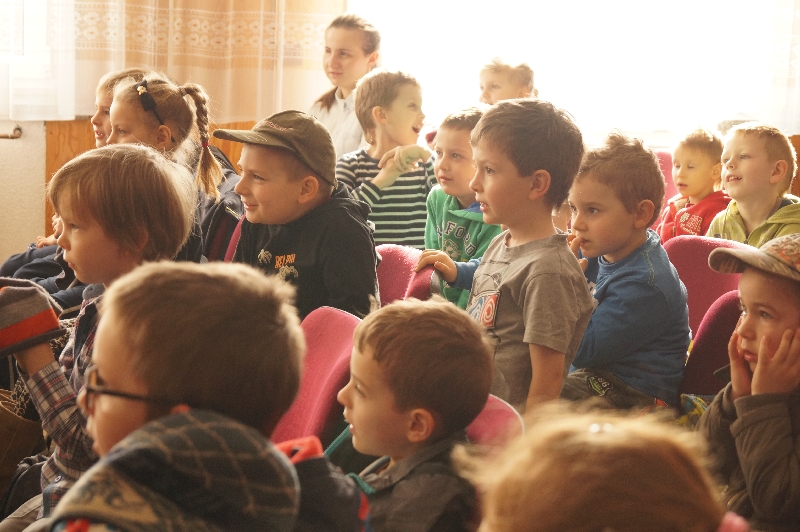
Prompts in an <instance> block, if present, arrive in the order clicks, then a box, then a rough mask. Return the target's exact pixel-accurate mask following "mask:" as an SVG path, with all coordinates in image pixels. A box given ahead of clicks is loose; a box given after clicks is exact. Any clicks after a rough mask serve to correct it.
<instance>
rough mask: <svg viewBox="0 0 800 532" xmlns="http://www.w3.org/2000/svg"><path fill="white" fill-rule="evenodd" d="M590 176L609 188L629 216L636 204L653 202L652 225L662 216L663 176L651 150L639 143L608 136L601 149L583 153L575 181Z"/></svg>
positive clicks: (632, 139) (620, 137) (617, 133)
mask: <svg viewBox="0 0 800 532" xmlns="http://www.w3.org/2000/svg"><path fill="white" fill-rule="evenodd" d="M588 174H591V175H592V177H594V178H595V179H597V180H598V181H600V182H601V183H603V184H604V185H606V186H608V187H610V188H611V190H613V191H614V193H615V194H616V195H617V198H619V200H620V201H621V202H622V204H623V205H624V206H625V209H626V210H627V211H628V212H631V213H632V212H635V211H636V209H637V207H638V205H639V202H641V201H643V200H650V201H652V202H653V205H654V206H655V209H653V218H652V219H651V220H650V221H649V222H648V223H647V225H648V226H649V225H651V224H652V223H653V222H654V221H655V220H656V219H657V218H658V217H659V215H660V214H661V204H662V203H663V202H664V187H665V183H664V174H662V173H661V166H660V165H659V164H658V158H657V157H656V154H655V153H653V150H649V149H647V148H645V147H644V144H643V143H642V141H641V140H639V139H634V138H630V137H626V136H625V135H623V134H622V133H619V132H614V133H611V134H610V135H609V136H608V138H606V142H605V144H604V145H603V146H600V147H599V148H595V149H593V150H590V151H588V152H587V153H586V157H584V158H583V163H581V169H580V172H579V173H578V177H577V179H581V178H583V177H584V176H586V175H588Z"/></svg>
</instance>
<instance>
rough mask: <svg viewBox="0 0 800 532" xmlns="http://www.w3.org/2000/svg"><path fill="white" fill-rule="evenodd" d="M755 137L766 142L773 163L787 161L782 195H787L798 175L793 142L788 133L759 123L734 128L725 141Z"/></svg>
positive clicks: (739, 125) (749, 123) (748, 123)
mask: <svg viewBox="0 0 800 532" xmlns="http://www.w3.org/2000/svg"><path fill="white" fill-rule="evenodd" d="M738 133H741V134H742V135H755V136H756V137H758V138H760V139H762V140H763V141H764V146H765V148H766V150H767V156H768V157H769V158H770V159H771V161H772V162H778V161H786V165H787V168H786V178H785V179H784V181H783V183H782V187H781V194H785V193H786V192H788V191H789V190H791V188H792V182H793V181H794V177H795V174H796V173H797V162H796V161H797V154H796V153H795V150H794V146H793V145H792V141H791V140H789V137H787V136H786V133H784V132H783V131H781V130H780V129H778V128H777V127H773V126H768V125H766V124H762V123H759V122H745V123H743V124H738V125H736V126H733V127H732V128H731V129H730V130H729V131H728V133H727V134H726V135H725V141H726V142H727V140H728V139H729V138H731V137H732V136H733V135H736V134H738Z"/></svg>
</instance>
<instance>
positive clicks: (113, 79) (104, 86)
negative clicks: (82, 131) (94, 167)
mask: <svg viewBox="0 0 800 532" xmlns="http://www.w3.org/2000/svg"><path fill="white" fill-rule="evenodd" d="M147 73H148V71H147V70H143V69H141V68H126V69H124V70H117V71H115V72H109V73H108V74H106V75H105V76H103V77H102V78H100V82H99V83H98V84H97V90H96V91H95V98H94V108H95V112H94V115H92V118H91V120H90V122H91V123H92V130H94V139H95V140H94V142H95V145H96V146H97V147H98V148H102V147H103V146H105V145H106V144H107V143H108V137H110V136H111V103H112V102H113V101H114V87H116V85H117V83H119V82H120V81H123V80H126V79H128V78H130V79H132V80H134V82H139V81H141V80H142V78H144V77H145V76H146V75H147Z"/></svg>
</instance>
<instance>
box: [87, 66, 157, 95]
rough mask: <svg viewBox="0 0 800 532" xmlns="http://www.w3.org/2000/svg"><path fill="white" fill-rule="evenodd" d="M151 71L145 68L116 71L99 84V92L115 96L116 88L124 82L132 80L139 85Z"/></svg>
mask: <svg viewBox="0 0 800 532" xmlns="http://www.w3.org/2000/svg"><path fill="white" fill-rule="evenodd" d="M149 72H150V71H149V70H145V69H143V68H126V69H123V70H115V71H114V72H109V73H107V74H105V75H104V76H103V77H102V78H100V81H99V82H98V83H97V92H101V91H102V92H104V93H105V94H111V95H113V94H114V87H116V86H117V83H119V82H120V81H122V80H125V79H128V78H130V79H132V80H133V81H134V83H138V82H140V81H142V79H144V77H145V76H146V75H147V74H148V73H149Z"/></svg>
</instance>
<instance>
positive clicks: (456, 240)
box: [436, 221, 478, 261]
mask: <svg viewBox="0 0 800 532" xmlns="http://www.w3.org/2000/svg"><path fill="white" fill-rule="evenodd" d="M436 232H437V233H438V234H439V238H441V240H442V251H444V252H445V253H447V255H448V256H449V257H450V258H451V259H453V260H454V261H463V260H464V259H466V258H471V257H472V256H473V255H475V251H476V250H477V249H478V247H477V246H476V245H475V244H473V243H472V242H470V240H472V237H471V235H470V234H469V233H468V232H467V228H466V227H464V226H463V225H458V224H457V223H455V222H452V221H450V222H446V223H445V225H444V227H443V228H441V227H437V228H436ZM461 248H463V249H464V255H463V256H462V255H461Z"/></svg>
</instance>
